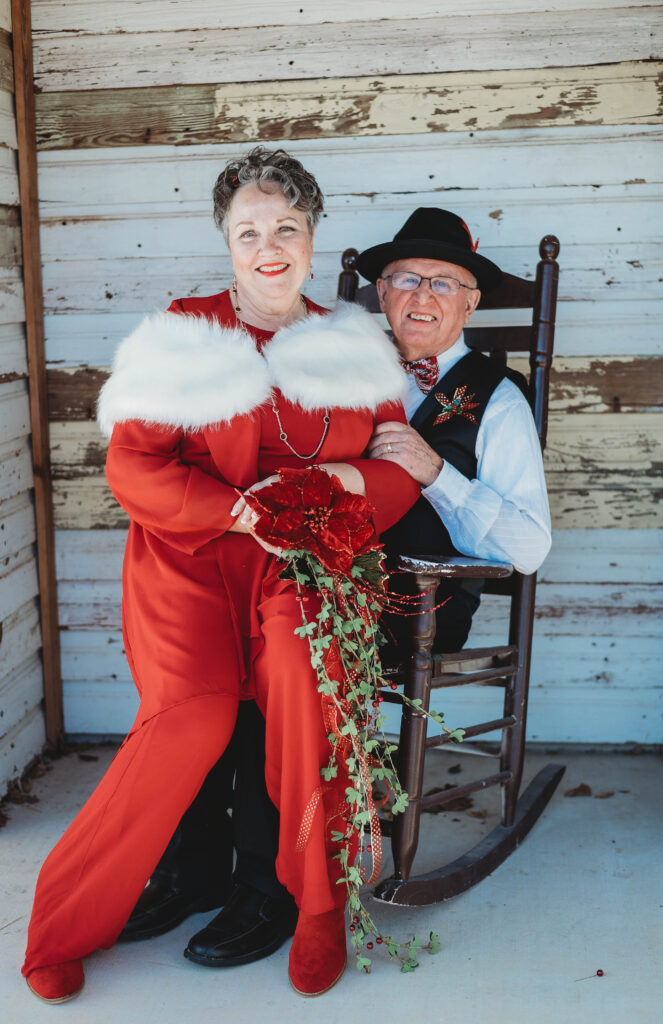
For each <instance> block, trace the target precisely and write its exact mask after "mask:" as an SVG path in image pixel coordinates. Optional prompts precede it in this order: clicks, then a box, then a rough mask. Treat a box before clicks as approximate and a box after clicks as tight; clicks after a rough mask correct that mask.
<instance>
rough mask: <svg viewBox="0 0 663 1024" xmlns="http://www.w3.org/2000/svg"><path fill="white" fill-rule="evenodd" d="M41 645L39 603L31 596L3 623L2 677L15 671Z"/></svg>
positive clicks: (0, 673)
mask: <svg viewBox="0 0 663 1024" xmlns="http://www.w3.org/2000/svg"><path fill="white" fill-rule="evenodd" d="M40 647H41V630H40V628H39V604H38V602H37V600H36V599H35V598H31V599H30V600H29V601H27V602H26V603H25V604H24V605H21V607H20V608H18V609H17V611H15V612H14V613H13V615H9V616H8V617H7V618H6V619H5V620H4V622H3V623H2V643H0V678H3V677H4V676H6V675H8V674H9V673H10V672H13V671H14V669H16V668H17V667H18V665H20V663H21V662H22V661H23V659H24V658H27V657H30V655H32V654H34V653H36V652H37V651H38V650H39V648H40Z"/></svg>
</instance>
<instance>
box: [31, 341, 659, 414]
mask: <svg viewBox="0 0 663 1024" xmlns="http://www.w3.org/2000/svg"><path fill="white" fill-rule="evenodd" d="M510 365H512V366H513V367H514V369H516V370H519V371H520V372H521V373H525V374H529V361H528V359H527V358H518V359H512V360H511V361H510ZM47 376H48V410H49V418H50V419H51V420H58V421H67V420H92V419H94V418H95V415H96V403H97V397H98V395H99V389H100V388H101V387H102V385H103V384H104V382H105V381H106V380H107V379H108V369H107V367H95V366H78V367H65V368H62V369H61V368H59V367H53V368H51V369H49V370H48V374H47ZM662 381H663V359H660V358H650V359H636V358H632V357H629V356H618V357H615V358H610V359H584V358H581V357H578V358H568V357H567V358H562V357H558V358H555V360H554V363H553V368H552V373H551V379H550V408H551V411H553V412H567V413H572V412H573V413H588V412H629V413H631V412H645V411H647V410H649V411H655V410H659V409H663V388H662V386H661V383H662Z"/></svg>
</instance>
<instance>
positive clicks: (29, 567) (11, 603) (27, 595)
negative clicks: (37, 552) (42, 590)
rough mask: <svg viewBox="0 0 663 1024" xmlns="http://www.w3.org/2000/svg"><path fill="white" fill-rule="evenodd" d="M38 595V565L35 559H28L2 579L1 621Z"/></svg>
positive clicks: (0, 598) (0, 580) (0, 596)
mask: <svg viewBox="0 0 663 1024" xmlns="http://www.w3.org/2000/svg"><path fill="white" fill-rule="evenodd" d="M38 594H39V581H38V579H37V565H36V563H35V560H34V558H26V559H24V560H23V562H22V564H21V565H19V566H17V568H16V569H14V571H13V572H11V573H9V574H8V575H7V576H3V577H0V621H4V619H6V618H7V617H8V616H9V615H13V614H14V612H15V611H16V610H17V609H18V608H20V607H21V605H24V604H25V603H26V602H27V601H29V600H31V598H33V597H36V596H37V595H38Z"/></svg>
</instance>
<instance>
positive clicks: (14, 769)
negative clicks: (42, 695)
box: [0, 705, 46, 793]
mask: <svg viewBox="0 0 663 1024" xmlns="http://www.w3.org/2000/svg"><path fill="white" fill-rule="evenodd" d="M45 741H46V728H45V724H44V712H43V711H42V709H41V706H40V705H38V706H37V707H35V708H34V709H33V710H32V711H31V712H30V713H29V714H28V715H26V716H25V718H23V720H22V721H21V722H19V723H18V725H16V726H15V727H14V728H13V729H12V730H10V732H8V733H7V735H6V736H5V737H4V739H3V741H2V743H0V793H4V792H5V790H6V788H7V783H8V782H9V781H10V780H11V779H14V778H16V776H18V775H20V774H21V772H22V771H23V769H24V768H25V766H26V764H27V763H28V762H29V761H30V759H31V758H32V757H34V755H35V751H38V750H41V749H42V748H43V746H44V743H45Z"/></svg>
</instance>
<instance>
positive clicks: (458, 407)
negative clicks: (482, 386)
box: [433, 384, 479, 427]
mask: <svg viewBox="0 0 663 1024" xmlns="http://www.w3.org/2000/svg"><path fill="white" fill-rule="evenodd" d="M466 391H467V384H461V386H460V387H459V388H456V390H455V391H454V396H453V398H451V399H450V398H447V396H446V395H445V394H444V392H443V391H436V392H435V398H436V399H437V401H438V402H439V403H440V405H441V406H442V412H441V413H440V415H439V416H438V417H437V418H436V419H435V420H434V421H433V426H434V427H436V426H437V425H438V423H446V422H447V420H450V419H451V417H452V416H463V417H464V418H465V419H466V420H469V421H470V423H476V422H477V418H476V416H475V415H474V413H472V412H470V409H476V408H477V406H478V405H479V402H474V401H473V398H474V397H475V396H474V395H466V394H465V392H466Z"/></svg>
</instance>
